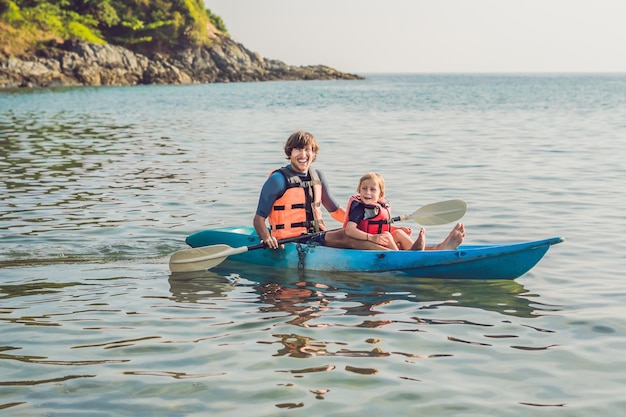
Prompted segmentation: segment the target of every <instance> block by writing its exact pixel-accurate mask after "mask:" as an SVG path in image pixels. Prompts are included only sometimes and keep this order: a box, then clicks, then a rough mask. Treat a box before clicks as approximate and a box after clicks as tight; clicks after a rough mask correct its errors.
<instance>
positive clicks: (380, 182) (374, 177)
mask: <svg viewBox="0 0 626 417" xmlns="http://www.w3.org/2000/svg"><path fill="white" fill-rule="evenodd" d="M367 180H373V181H376V182H377V183H378V188H380V196H381V198H382V197H384V196H385V179H384V178H383V176H382V175H380V174H378V173H376V172H368V173H367V174H365V175H363V176H362V177H361V179H360V180H359V185H358V186H357V187H356V191H357V193H358V192H360V190H361V184H363V181H367Z"/></svg>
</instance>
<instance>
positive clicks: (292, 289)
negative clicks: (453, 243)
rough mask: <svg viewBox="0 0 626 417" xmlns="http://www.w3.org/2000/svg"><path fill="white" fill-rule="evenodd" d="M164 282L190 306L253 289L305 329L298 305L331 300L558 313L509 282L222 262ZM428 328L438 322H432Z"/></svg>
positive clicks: (359, 311) (362, 307)
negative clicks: (244, 287) (235, 288)
mask: <svg viewBox="0 0 626 417" xmlns="http://www.w3.org/2000/svg"><path fill="white" fill-rule="evenodd" d="M229 265H230V266H229ZM169 281H170V289H171V291H172V294H173V295H174V297H176V299H177V300H181V301H182V300H185V301H189V302H197V301H199V300H202V299H203V298H210V297H217V296H220V297H222V296H225V295H226V293H227V292H228V291H229V289H232V288H233V286H234V285H248V286H252V287H253V288H254V289H255V290H256V292H257V293H258V295H259V302H261V303H262V304H270V305H272V306H273V307H267V306H264V307H262V308H263V309H265V311H271V309H272V308H276V309H278V310H280V311H291V312H293V313H294V315H296V314H297V315H298V316H299V318H298V319H297V320H295V319H294V322H293V324H297V325H305V323H306V322H307V321H308V319H307V318H306V316H307V314H309V315H311V314H314V312H312V311H310V309H308V308H305V307H303V305H302V304H303V303H307V304H315V305H316V306H317V308H318V309H328V308H329V305H331V304H332V302H333V301H341V303H342V304H345V303H346V302H349V303H352V304H355V305H352V306H350V307H346V308H344V310H343V311H344V314H345V315H355V316H362V317H370V318H371V317H375V316H377V315H379V314H381V312H380V311H379V310H377V307H380V306H384V305H388V304H390V303H392V302H394V301H398V300H403V301H409V302H414V303H418V304H419V307H418V311H419V310H430V309H437V308H441V307H445V306H456V307H468V308H475V309H480V310H486V311H494V312H498V313H501V314H504V315H511V316H517V317H537V316H541V315H542V314H544V313H551V312H556V311H559V310H560V308H559V307H558V306H553V305H546V304H543V303H541V302H540V301H539V296H538V295H536V294H532V293H529V292H528V291H527V290H526V289H525V288H524V286H522V285H521V284H519V283H518V282H517V281H514V280H501V281H480V280H478V281H468V280H441V279H427V278H417V279H403V278H392V277H381V276H377V277H371V276H367V275H358V274H348V273H335V272H333V273H326V272H320V271H299V272H298V271H288V270H280V269H275V268H263V267H258V266H248V265H242V264H238V263H230V262H228V261H227V262H225V263H224V264H222V265H220V266H219V267H217V268H213V269H212V270H211V271H206V272H194V273H177V274H172V275H171V276H170V280H169ZM237 283H238V284H237ZM251 283H254V284H251ZM417 319H418V318H417ZM422 322H423V323H426V322H427V321H426V320H422ZM366 323H369V324H366ZM366 323H365V322H364V323H362V324H361V325H363V326H366V325H374V323H375V322H374V321H372V320H369V321H368V322H366ZM429 324H443V323H441V322H439V323H435V322H433V321H431V322H430V323H429Z"/></svg>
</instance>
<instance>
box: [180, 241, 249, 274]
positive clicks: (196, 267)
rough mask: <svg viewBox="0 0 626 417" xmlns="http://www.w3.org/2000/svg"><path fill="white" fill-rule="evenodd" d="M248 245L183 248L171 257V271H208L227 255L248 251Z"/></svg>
mask: <svg viewBox="0 0 626 417" xmlns="http://www.w3.org/2000/svg"><path fill="white" fill-rule="evenodd" d="M247 250H248V248H247V247H246V246H243V247H240V248H231V247H230V246H228V245H211V246H203V247H200V248H192V249H183V250H179V251H178V252H174V253H173V254H172V256H171V257H170V271H172V272H193V271H206V270H207V269H211V268H213V267H214V266H216V265H219V264H220V263H222V262H223V261H224V260H225V259H226V258H227V257H229V256H231V255H237V254H239V253H243V252H246V251H247Z"/></svg>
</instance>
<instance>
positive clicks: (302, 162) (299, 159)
mask: <svg viewBox="0 0 626 417" xmlns="http://www.w3.org/2000/svg"><path fill="white" fill-rule="evenodd" d="M314 156H315V153H314V152H313V148H312V147H311V146H307V147H306V148H293V149H292V150H291V155H290V156H289V160H290V161H291V167H292V168H293V170H294V171H296V172H298V173H301V174H305V173H306V172H307V171H308V170H309V167H310V166H311V164H312V163H313V157H314Z"/></svg>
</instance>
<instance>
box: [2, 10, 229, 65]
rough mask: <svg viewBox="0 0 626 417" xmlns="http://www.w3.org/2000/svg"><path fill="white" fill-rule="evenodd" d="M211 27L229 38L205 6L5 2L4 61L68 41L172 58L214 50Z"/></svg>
mask: <svg viewBox="0 0 626 417" xmlns="http://www.w3.org/2000/svg"><path fill="white" fill-rule="evenodd" d="M209 23H212V24H213V25H214V26H215V27H216V28H217V29H219V30H221V31H223V32H226V27H225V25H224V23H223V21H222V19H221V18H220V17H219V16H216V15H214V14H213V13H211V12H210V10H206V9H205V8H204V3H203V1H202V0H172V1H166V0H152V1H147V0H48V1H43V0H0V41H2V51H1V52H2V53H3V54H4V55H19V54H22V53H32V52H34V51H35V50H37V49H38V48H41V47H42V45H45V44H47V43H48V42H49V41H51V40H56V41H63V40H68V39H79V40H84V41H88V42H94V43H112V44H116V45H121V46H125V47H127V48H129V49H131V50H133V51H135V52H141V53H150V52H162V53H169V52H172V51H175V50H178V49H185V48H190V47H197V46H203V45H208V44H209V43H210V40H209V37H208V32H207V24H209Z"/></svg>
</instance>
